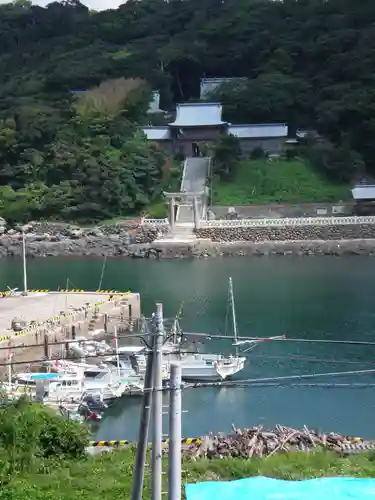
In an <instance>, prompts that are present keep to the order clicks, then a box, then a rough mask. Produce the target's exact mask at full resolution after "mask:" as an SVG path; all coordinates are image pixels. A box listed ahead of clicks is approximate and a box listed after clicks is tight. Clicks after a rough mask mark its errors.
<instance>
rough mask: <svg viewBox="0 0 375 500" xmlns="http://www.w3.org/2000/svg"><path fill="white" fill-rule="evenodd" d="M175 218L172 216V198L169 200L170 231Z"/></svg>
mask: <svg viewBox="0 0 375 500" xmlns="http://www.w3.org/2000/svg"><path fill="white" fill-rule="evenodd" d="M174 222H175V216H174V198H171V199H170V200H169V225H170V226H171V229H173V227H174Z"/></svg>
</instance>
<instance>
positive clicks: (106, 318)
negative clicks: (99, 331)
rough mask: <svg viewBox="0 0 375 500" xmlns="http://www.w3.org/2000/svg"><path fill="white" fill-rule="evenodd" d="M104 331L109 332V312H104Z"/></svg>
mask: <svg viewBox="0 0 375 500" xmlns="http://www.w3.org/2000/svg"><path fill="white" fill-rule="evenodd" d="M104 331H105V333H108V314H107V313H105V314H104Z"/></svg>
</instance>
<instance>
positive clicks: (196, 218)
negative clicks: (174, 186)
mask: <svg viewBox="0 0 375 500" xmlns="http://www.w3.org/2000/svg"><path fill="white" fill-rule="evenodd" d="M193 214H194V229H199V218H200V216H199V208H198V200H197V197H196V196H194V198H193Z"/></svg>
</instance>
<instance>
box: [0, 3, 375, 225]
mask: <svg viewBox="0 0 375 500" xmlns="http://www.w3.org/2000/svg"><path fill="white" fill-rule="evenodd" d="M374 23H375V2H374V1H373V0H361V2H358V0H284V1H271V0H199V1H198V0H169V1H168V2H166V1H164V0H141V1H133V0H129V1H128V2H127V3H126V4H124V5H123V6H121V7H120V8H119V9H118V10H117V11H104V12H100V13H93V12H90V11H89V10H88V9H87V8H86V7H85V6H84V5H82V4H80V3H79V2H78V1H75V0H65V1H63V2H60V3H58V2H53V3H51V4H50V5H49V6H48V7H47V8H41V7H37V6H31V5H30V4H29V3H28V2H27V1H26V0H21V1H17V2H15V3H13V4H5V5H3V4H1V5H0V119H1V122H0V185H1V186H2V187H1V188H0V214H3V215H4V216H5V217H8V218H11V219H15V220H17V219H27V218H29V217H40V216H44V217H65V218H68V219H80V218H81V219H85V218H86V219H87V218H95V217H96V218H100V217H101V218H103V217H112V216H115V215H118V214H126V213H129V214H131V213H134V212H136V211H139V210H140V209H142V207H146V206H147V205H148V204H149V203H150V202H152V201H153V200H154V199H157V197H158V196H159V193H160V189H161V185H162V182H164V181H163V178H164V177H165V170H166V169H165V158H164V155H163V154H162V153H161V152H160V151H158V150H156V149H155V146H151V145H150V144H147V142H146V140H145V138H144V137H143V136H142V134H141V133H140V132H139V124H142V123H144V122H145V120H146V117H145V111H146V108H147V100H148V98H149V91H150V90H151V89H155V88H158V89H160V90H161V94H162V102H161V107H163V108H164V109H166V108H170V107H171V106H172V105H173V103H174V102H176V101H181V100H187V99H191V98H197V97H198V95H199V79H200V78H201V77H202V76H204V75H205V76H227V77H230V76H237V77H247V78H248V81H247V82H245V83H243V84H241V88H236V89H233V88H227V89H221V90H220V95H219V97H220V98H222V99H223V102H224V105H225V108H224V111H225V114H226V117H227V118H228V119H229V120H231V121H232V122H237V123H238V122H245V123H249V122H274V121H282V122H286V123H288V124H289V125H290V127H291V130H295V129H296V128H308V129H310V130H314V131H317V132H318V134H319V136H318V137H319V140H318V142H317V144H316V145H315V148H314V150H313V153H312V154H313V155H314V160H315V164H316V165H318V166H319V167H320V168H321V169H322V170H323V172H324V174H325V175H328V176H329V177H331V178H332V179H336V180H338V181H339V180H349V179H352V178H353V177H355V176H356V174H361V173H363V171H364V169H365V168H366V169H367V171H368V172H370V173H374V172H375V167H374V161H373V158H374V157H375V142H374V140H373V138H374V136H375V29H374ZM107 80H115V82H112V83H108V85H107V86H106V85H104V86H103V85H102V86H100V87H98V86H99V85H100V84H101V83H102V82H103V81H107ZM86 89H94V90H92V91H91V93H90V95H89V96H87V95H86V94H84V95H83V94H82V93H80V92H77V91H80V90H86ZM111 89H112V90H111ZM113 89H115V90H113ZM113 96H114V97H113ZM112 98H113V99H114V101H113V99H112ZM111 99H112V101H113V102H112V101H111Z"/></svg>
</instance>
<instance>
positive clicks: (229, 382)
mask: <svg viewBox="0 0 375 500" xmlns="http://www.w3.org/2000/svg"><path fill="white" fill-rule="evenodd" d="M373 373H375V369H371V370H355V371H347V372H328V373H308V374H305V375H303V374H302V375H285V376H281V377H266V378H258V379H256V378H249V379H244V380H224V381H222V382H200V383H196V384H192V385H190V387H215V386H216V387H224V386H230V385H233V386H240V385H252V384H256V383H264V382H278V381H283V380H303V379H310V378H319V377H345V376H352V375H369V374H373Z"/></svg>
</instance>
